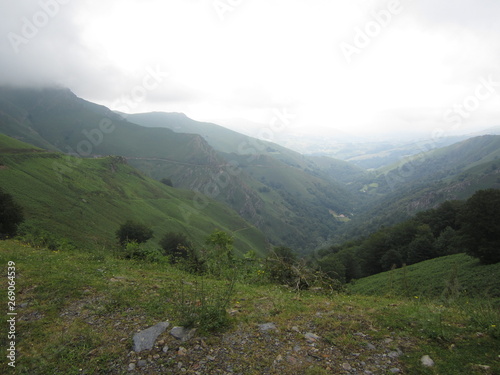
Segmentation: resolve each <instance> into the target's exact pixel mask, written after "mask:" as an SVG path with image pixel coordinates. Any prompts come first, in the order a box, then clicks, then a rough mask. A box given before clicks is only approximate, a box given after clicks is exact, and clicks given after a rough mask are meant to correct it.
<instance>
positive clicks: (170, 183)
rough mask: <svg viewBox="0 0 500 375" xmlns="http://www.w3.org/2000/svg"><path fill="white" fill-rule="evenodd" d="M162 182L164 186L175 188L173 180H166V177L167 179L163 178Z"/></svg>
mask: <svg viewBox="0 0 500 375" xmlns="http://www.w3.org/2000/svg"><path fill="white" fill-rule="evenodd" d="M160 182H161V183H162V184H164V185H167V186H170V187H173V186H174V184H173V183H172V180H171V179H170V178H166V177H165V178H162V179H161V180H160Z"/></svg>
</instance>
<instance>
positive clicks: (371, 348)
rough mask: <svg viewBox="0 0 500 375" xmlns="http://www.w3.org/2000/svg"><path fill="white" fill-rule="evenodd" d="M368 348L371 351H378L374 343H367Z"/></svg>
mask: <svg viewBox="0 0 500 375" xmlns="http://www.w3.org/2000/svg"><path fill="white" fill-rule="evenodd" d="M366 347H367V348H368V349H370V350H376V349H377V347H376V346H375V345H373V344H372V343H369V342H367V343H366Z"/></svg>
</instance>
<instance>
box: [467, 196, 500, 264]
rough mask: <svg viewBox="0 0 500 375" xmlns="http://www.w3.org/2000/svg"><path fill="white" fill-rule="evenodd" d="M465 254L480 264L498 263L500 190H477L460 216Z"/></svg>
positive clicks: (499, 249) (499, 252)
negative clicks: (476, 259)
mask: <svg viewBox="0 0 500 375" xmlns="http://www.w3.org/2000/svg"><path fill="white" fill-rule="evenodd" d="M460 222H461V224H462V228H461V233H462V234H463V236H464V244H465V247H466V252H467V254H469V255H471V256H473V257H476V258H479V260H480V261H481V263H484V264H493V263H498V262H500V190H499V189H487V190H479V191H477V192H476V193H475V194H474V195H473V196H472V197H470V198H469V199H468V200H467V202H466V203H465V205H464V208H463V210H462V212H461V214H460Z"/></svg>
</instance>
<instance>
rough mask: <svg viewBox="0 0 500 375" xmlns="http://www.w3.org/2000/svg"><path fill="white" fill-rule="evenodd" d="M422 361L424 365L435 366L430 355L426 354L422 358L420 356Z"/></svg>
mask: <svg viewBox="0 0 500 375" xmlns="http://www.w3.org/2000/svg"><path fill="white" fill-rule="evenodd" d="M420 362H422V365H423V366H425V367H432V366H434V361H433V360H432V359H431V357H429V356H428V355H424V356H423V357H422V358H420Z"/></svg>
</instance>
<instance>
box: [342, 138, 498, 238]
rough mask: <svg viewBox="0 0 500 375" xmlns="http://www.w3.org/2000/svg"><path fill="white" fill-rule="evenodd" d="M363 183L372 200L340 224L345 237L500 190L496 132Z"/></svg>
mask: <svg viewBox="0 0 500 375" xmlns="http://www.w3.org/2000/svg"><path fill="white" fill-rule="evenodd" d="M363 181H364V184H365V187H366V189H365V190H364V191H365V194H366V195H367V196H371V198H369V199H367V200H365V202H366V204H365V206H364V207H362V208H360V212H361V214H360V215H358V216H356V217H354V218H353V219H352V220H351V222H349V223H348V224H347V225H345V226H344V228H343V230H344V233H343V235H344V238H350V237H352V236H354V235H355V234H357V235H358V236H359V235H367V234H368V233H371V232H374V231H376V230H378V229H379V228H380V227H381V226H383V225H392V224H395V223H397V222H400V221H402V220H405V219H407V218H409V217H411V216H412V215H414V214H415V213H416V212H418V211H421V210H426V209H429V208H434V207H437V206H438V205H439V204H440V203H442V202H444V201H446V200H456V199H460V200H465V199H467V198H469V197H470V196H472V195H473V194H474V192H476V191H477V190H481V189H487V188H500V136H499V135H483V136H479V137H473V138H469V139H467V140H465V141H462V142H458V143H455V144H453V145H450V146H447V147H443V148H439V149H436V150H433V151H429V152H426V153H421V154H419V155H416V156H413V157H409V158H406V159H403V160H401V161H400V162H399V163H397V164H393V165H391V166H389V167H386V168H383V169H380V170H378V171H376V172H374V173H373V174H372V175H371V176H369V177H365V178H364V180H363ZM363 181H361V183H363Z"/></svg>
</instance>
